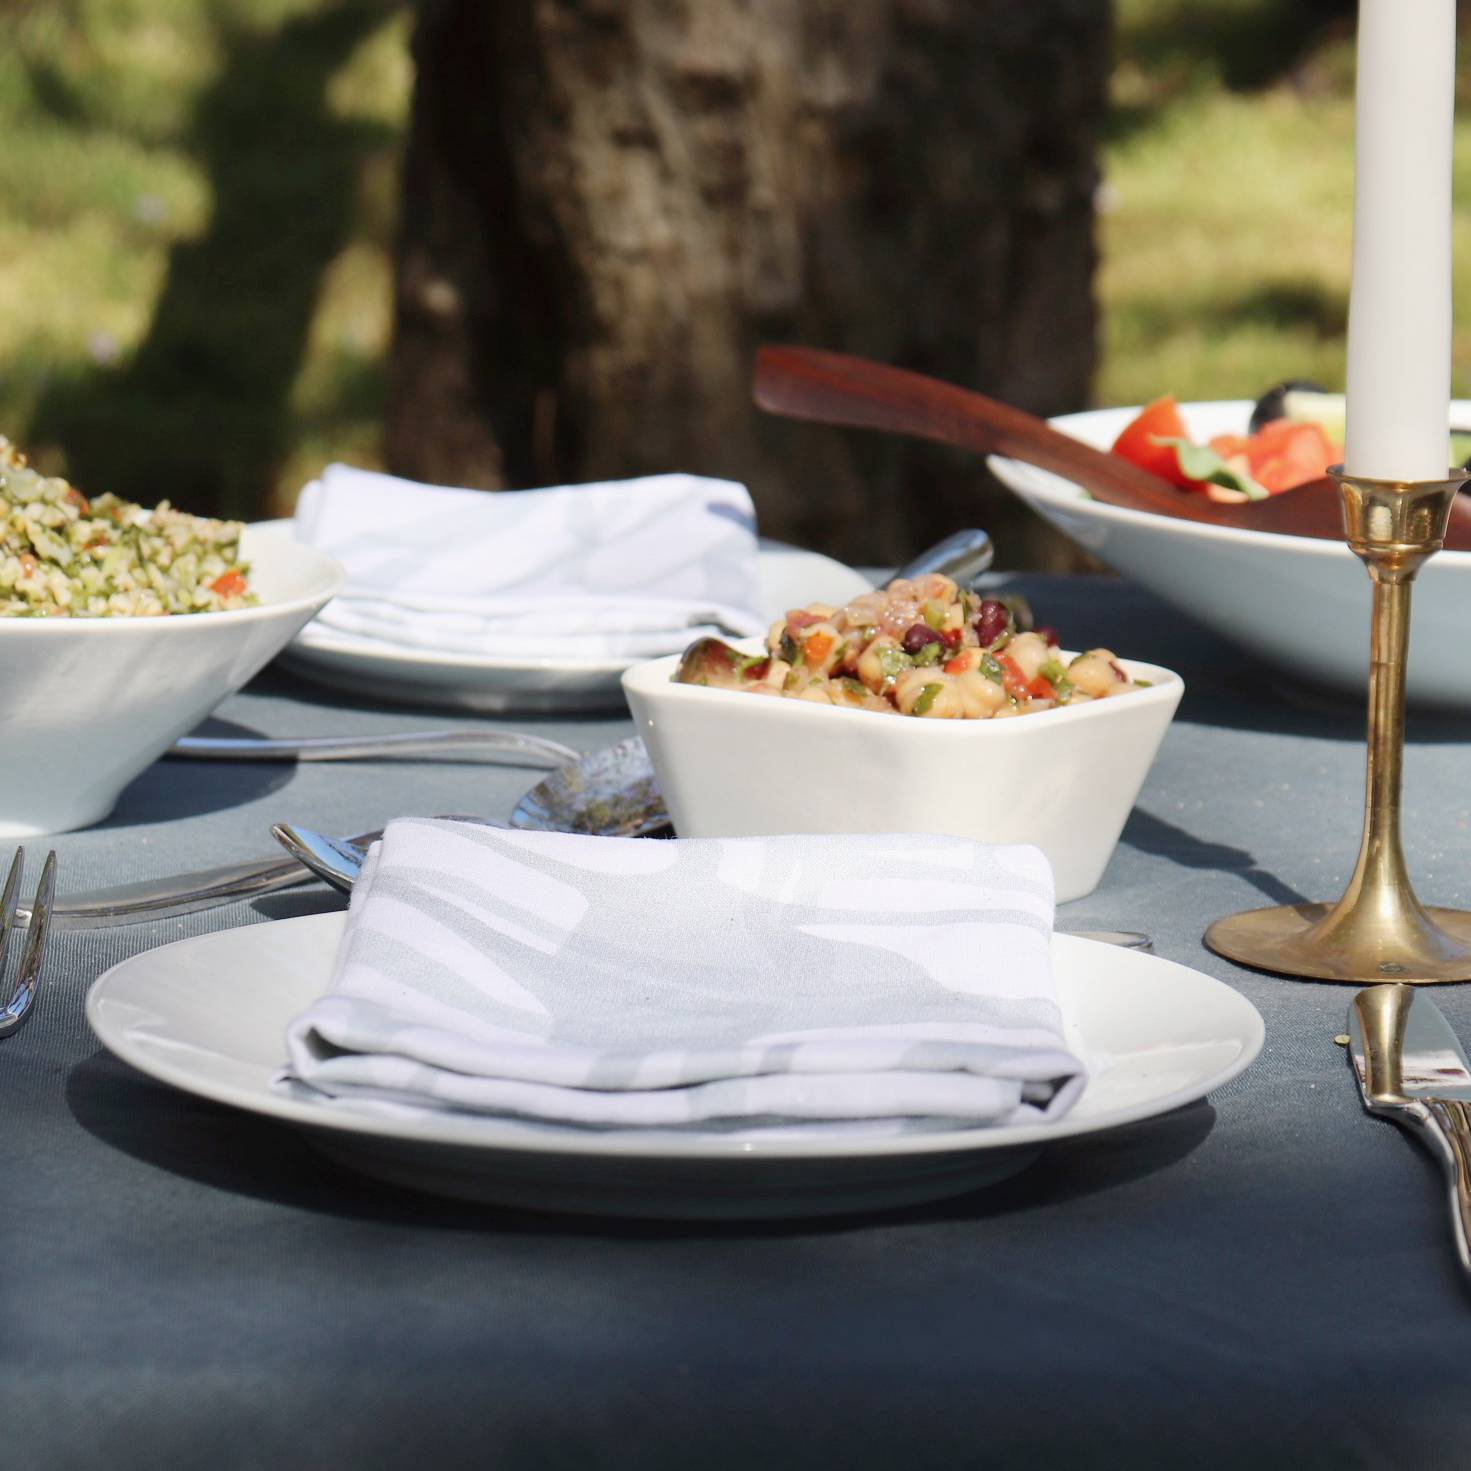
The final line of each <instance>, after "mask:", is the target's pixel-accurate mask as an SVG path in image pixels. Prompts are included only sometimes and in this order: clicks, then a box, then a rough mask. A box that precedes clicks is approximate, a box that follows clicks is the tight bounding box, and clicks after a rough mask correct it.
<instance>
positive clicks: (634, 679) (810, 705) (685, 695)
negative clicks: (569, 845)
mask: <svg viewBox="0 0 1471 1471" xmlns="http://www.w3.org/2000/svg"><path fill="white" fill-rule="evenodd" d="M732 646H733V647H735V648H737V649H740V650H741V651H742V652H743V653H748V654H754V653H757V652H764V651H765V648H766V645H765V644H764V643H763V642H762V641H761V640H760V639H759V638H747V639H734V640H732ZM1063 657H1064V658H1072V657H1073V655H1072V654H1071V653H1069V652H1068V651H1067V650H1064V651H1063ZM1115 657H1117V658H1118V662H1119V663H1120V664H1121V665H1123V667H1124V668H1125V669H1126V670H1128V672H1129V675H1130V677H1131V678H1135V679H1147V680H1149V681H1150V684H1149V686H1148V687H1147V688H1144V689H1137V690H1132V691H1130V692H1129V693H1128V694H1127V695H1114V696H1112V697H1111V698H1109V699H1106V700H1089V701H1087V702H1086V703H1085V704H1082V705H1059V706H1055V707H1054V708H1052V709H1050V710H1035V711H1033V712H1032V713H1030V714H1028V715H1020V716H1016V717H1007V718H1004V719H1002V720H924V719H918V720H916V719H912V718H910V719H906V720H905V721H904V728H906V729H908V728H911V727H912V728H914V729H918V730H946V731H949V732H950V734H949V735H946V736H934V737H928V738H927V739H937V740H956V739H974V737H973V736H971V737H966V736H964V735H961V734H959V733H960V732H964V731H975V730H977V729H988V730H995V729H998V728H999V729H1009V728H1011V727H1012V726H1013V725H1014V723H1015V721H1016V720H1025V721H1028V722H1031V721H1034V720H1046V721H1047V722H1048V723H1049V724H1053V725H1055V724H1059V723H1061V722H1063V721H1069V720H1072V721H1076V720H1088V719H1096V718H1097V717H1098V715H1099V714H1100V713H1101V712H1103V711H1106V710H1109V709H1111V708H1115V707H1117V706H1119V705H1121V704H1123V703H1124V702H1125V701H1127V702H1128V703H1131V704H1135V705H1136V707H1137V702H1138V701H1141V700H1143V701H1149V702H1151V703H1158V702H1159V701H1161V700H1174V699H1175V698H1176V695H1175V694H1174V693H1173V691H1175V690H1178V689H1180V688H1181V687H1182V686H1183V685H1184V683H1185V681H1184V680H1183V679H1182V678H1181V677H1180V676H1179V675H1178V674H1176V673H1175V671H1174V670H1173V669H1166V668H1165V667H1164V666H1163V665H1161V664H1144V663H1141V662H1140V661H1139V660H1137V659H1125V658H1123V657H1121V656H1117V655H1116V656H1115ZM680 658H681V656H680V655H679V654H666V655H664V656H663V657H662V658H658V659H649V660H646V661H645V662H644V663H642V664H636V665H634V667H633V668H632V669H630V670H628V672H627V673H625V674H624V676H623V682H624V684H626V685H633V686H635V687H637V688H639V689H641V690H664V691H665V692H666V693H667V696H668V697H669V698H671V699H677V700H689V699H695V700H708V699H710V698H712V697H715V698H719V699H724V698H726V697H727V696H729V695H739V694H744V693H746V692H745V691H743V690H724V689H711V688H710V687H709V686H707V685H698V684H677V683H675V682H674V681H673V680H672V679H671V678H670V677H669V676H670V675H671V674H673V672H674V671H675V669H677V668H678V667H679V661H680ZM748 698H751V699H762V700H766V701H768V702H769V703H770V704H771V705H772V706H773V707H774V708H776V709H783V710H791V711H792V712H793V718H796V719H802V720H807V719H812V718H817V719H819V720H822V721H824V722H828V723H830V722H832V721H833V720H849V721H851V720H862V721H865V722H871V721H873V720H875V719H877V717H878V716H879V715H881V714H882V713H883V712H882V711H878V710H850V709H845V708H844V707H843V706H841V705H821V704H818V703H817V701H815V700H789V699H784V698H782V697H780V696H771V695H752V696H748ZM797 712H801V713H800V714H798V713H797ZM884 728H885V729H893V728H894V727H893V725H892V722H891V721H889V720H888V718H887V717H885V724H884Z"/></svg>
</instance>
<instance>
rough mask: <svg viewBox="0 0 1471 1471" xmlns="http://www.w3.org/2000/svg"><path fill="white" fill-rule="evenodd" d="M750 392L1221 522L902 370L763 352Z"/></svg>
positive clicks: (1208, 510)
mask: <svg viewBox="0 0 1471 1471" xmlns="http://www.w3.org/2000/svg"><path fill="white" fill-rule="evenodd" d="M752 388H753V392H754V395H755V399H756V402H757V404H758V405H759V406H760V407H761V408H763V409H766V410H767V411H768V412H769V413H773V414H782V415H784V416H785V417H787V418H789V419H810V420H815V421H816V422H818V423H821V424H843V425H847V426H849V427H850V428H855V429H881V430H887V431H888V432H889V433H891V434H909V435H913V436H915V437H916V438H919V439H933V440H937V441H938V442H939V443H941V444H951V445H955V446H957V447H958V448H960V449H969V450H976V451H978V452H979V453H981V454H995V455H1006V456H1007V457H1008V458H1010V459H1014V460H1022V461H1024V462H1025V463H1027V464H1029V465H1036V466H1037V467H1038V468H1039V469H1042V470H1051V471H1052V472H1053V473H1054V474H1056V475H1061V476H1063V477H1064V478H1066V479H1068V480H1071V481H1074V482H1075V483H1076V484H1078V485H1081V486H1082V487H1083V488H1084V489H1085V490H1087V491H1088V492H1089V494H1091V495H1092V496H1093V498H1094V499H1095V500H1099V501H1103V502H1105V503H1106V504H1108V505H1111V506H1127V507H1129V508H1130V509H1131V510H1137V511H1154V512H1157V513H1158V514H1160V515H1165V516H1173V517H1175V518H1177V519H1183V520H1187V521H1208V522H1210V523H1211V524H1213V525H1219V524H1221V523H1222V521H1223V520H1225V519H1226V518H1225V517H1223V516H1222V515H1221V508H1220V507H1219V506H1218V505H1217V503H1216V502H1214V501H1210V500H1207V499H1206V498H1205V497H1203V496H1193V495H1184V494H1182V493H1181V492H1180V491H1179V490H1177V489H1176V488H1175V487H1174V486H1173V485H1171V484H1170V483H1169V481H1167V480H1164V479H1162V478H1161V477H1160V476H1158V475H1151V474H1150V473H1149V472H1148V471H1147V470H1141V469H1139V467H1138V466H1136V465H1131V464H1130V463H1129V462H1128V461H1127V460H1123V459H1120V458H1119V457H1118V456H1117V455H1112V454H1109V453H1108V452H1107V451H1105V450H1100V449H1094V448H1093V446H1092V445H1089V444H1084V443H1083V442H1082V441H1081V440H1079V439H1073V438H1072V437H1071V436H1069V435H1066V434H1060V433H1059V432H1058V431H1057V430H1056V429H1054V428H1052V426H1051V425H1049V424H1046V423H1044V422H1043V421H1042V420H1041V419H1038V418H1036V417H1034V416H1033V415H1031V414H1026V413H1023V412H1022V411H1021V410H1020V409H1013V408H1009V407H1008V406H1007V405H1006V404H1003V403H998V402H997V401H996V400H995V399H992V398H986V397H985V396H984V395H982V394H979V393H972V392H971V391H970V390H969V389H966V388H958V387H956V386H955V385H954V384H952V383H943V382H941V381H940V380H939V379H937V378H927V377H925V376H924V375H923V374H922V373H911V372H909V371H908V370H907V369H904V368H891V367H889V366H887V365H886V364H884V363H875V362H872V361H870V360H869V359H867V358H858V357H849V356H848V355H847V354H846V353H838V352H824V351H822V350H820V349H818V348H813V347H763V348H761V350H760V351H759V352H758V353H757V354H756V368H755V374H754V377H753V383H752Z"/></svg>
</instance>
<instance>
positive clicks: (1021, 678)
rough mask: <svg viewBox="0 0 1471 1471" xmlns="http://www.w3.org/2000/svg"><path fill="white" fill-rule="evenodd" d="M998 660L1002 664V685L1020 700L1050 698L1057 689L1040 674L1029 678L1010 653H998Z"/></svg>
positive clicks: (1007, 691)
mask: <svg viewBox="0 0 1471 1471" xmlns="http://www.w3.org/2000/svg"><path fill="white" fill-rule="evenodd" d="M995 657H996V662H997V663H998V664H999V665H1000V666H1001V687H1002V689H1004V690H1005V691H1006V693H1007V694H1009V695H1014V696H1015V697H1016V698H1017V699H1018V700H1050V699H1052V698H1053V697H1054V696H1055V695H1056V694H1057V691H1056V690H1054V689H1053V688H1052V686H1051V685H1050V684H1049V683H1048V682H1047V680H1045V679H1044V678H1043V677H1042V676H1041V675H1040V674H1039V675H1037V677H1036V678H1035V679H1028V678H1027V677H1026V675H1025V674H1023V673H1022V670H1021V665H1020V664H1018V663H1017V662H1016V660H1015V659H1013V658H1012V657H1011V655H1010V654H997V655H996V656H995Z"/></svg>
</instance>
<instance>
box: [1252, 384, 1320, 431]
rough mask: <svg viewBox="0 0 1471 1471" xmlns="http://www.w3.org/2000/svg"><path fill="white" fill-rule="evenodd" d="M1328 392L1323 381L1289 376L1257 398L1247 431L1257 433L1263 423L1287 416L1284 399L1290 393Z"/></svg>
mask: <svg viewBox="0 0 1471 1471" xmlns="http://www.w3.org/2000/svg"><path fill="white" fill-rule="evenodd" d="M1327 392H1328V390H1327V389H1326V388H1324V387H1323V385H1322V384H1321V383H1313V382H1311V381H1310V380H1309V379H1307V378H1289V379H1287V381H1286V382H1285V383H1278V384H1276V385H1275V386H1274V387H1272V388H1269V389H1268V390H1267V391H1266V392H1265V393H1264V394H1262V396H1261V397H1260V398H1259V399H1257V401H1256V407H1255V408H1254V409H1253V410H1252V411H1251V422H1250V423H1249V424H1248V425H1247V426H1246V427H1247V432H1248V433H1249V434H1255V433H1256V432H1257V430H1258V429H1260V428H1261V427H1262V425H1263V424H1270V423H1271V422H1272V420H1273V419H1281V418H1285V417H1286V414H1285V411H1284V409H1283V407H1282V400H1283V399H1285V398H1286V397H1287V395H1288V394H1289V393H1327Z"/></svg>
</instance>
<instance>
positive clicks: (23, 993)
mask: <svg viewBox="0 0 1471 1471" xmlns="http://www.w3.org/2000/svg"><path fill="white" fill-rule="evenodd" d="M25 863H26V850H25V849H24V848H17V849H16V850H15V858H14V859H13V860H12V861H11V864H10V873H9V876H8V877H7V878H6V880H5V888H4V889H3V890H0V983H3V980H4V976H5V952H6V951H7V950H9V948H10V937H11V935H13V934H14V933H15V930H16V923H15V911H16V909H17V907H18V906H19V903H20V880H21V875H22V873H23V872H24V870H25ZM55 897H56V854H55V853H48V854H47V855H46V864H45V866H44V867H43V868H42V870H41V882H40V884H39V885H38V886H37V888H36V897H35V898H34V899H33V900H32V901H31V913H30V923H29V924H28V925H27V926H26V945H25V949H24V950H23V951H22V952H21V957H20V970H19V971H18V972H17V973H16V977H15V985H14V987H13V988H12V989H11V991H10V999H9V1000H8V1001H7V1002H6V1003H5V1005H4V1007H3V1008H0V1037H8V1036H9V1035H10V1034H11V1033H12V1032H14V1031H18V1030H19V1029H20V1028H21V1027H22V1026H23V1025H24V1024H25V1022H26V1021H27V1020H28V1019H29V1017H30V1014H31V1012H32V1010H33V1009H34V1006H35V1000H36V992H37V991H38V990H39V989H40V986H41V961H42V959H43V957H44V955H45V953H46V935H47V933H48V931H49V930H50V928H51V904H52V900H53V899H54V898H55ZM4 994H5V990H4V987H3V984H0V996H3V995H4Z"/></svg>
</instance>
